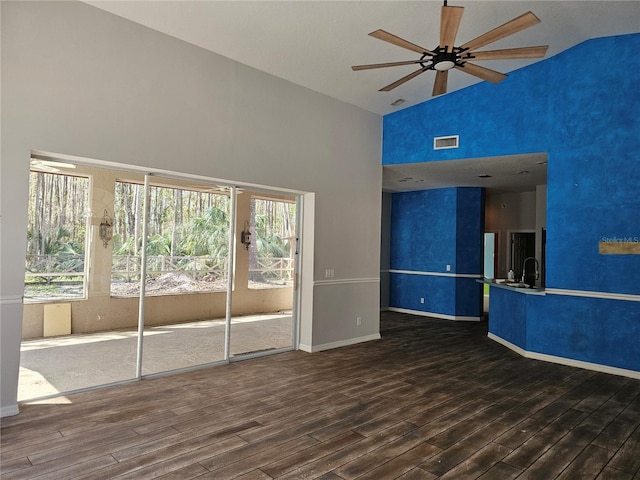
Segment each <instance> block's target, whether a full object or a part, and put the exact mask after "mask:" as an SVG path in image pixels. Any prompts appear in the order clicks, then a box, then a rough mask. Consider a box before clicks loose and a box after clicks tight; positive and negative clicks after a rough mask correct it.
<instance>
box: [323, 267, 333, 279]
mask: <svg viewBox="0 0 640 480" xmlns="http://www.w3.org/2000/svg"><path fill="white" fill-rule="evenodd" d="M334 275H335V272H334V270H333V268H327V269H325V271H324V278H333V277H334Z"/></svg>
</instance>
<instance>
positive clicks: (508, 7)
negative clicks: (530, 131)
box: [87, 0, 640, 115]
mask: <svg viewBox="0 0 640 480" xmlns="http://www.w3.org/2000/svg"><path fill="white" fill-rule="evenodd" d="M87 3H89V4H91V5H94V6H96V7H98V8H101V9H103V10H106V11H109V12H111V13H114V14H116V15H119V16H122V17H125V18H127V19H130V20H133V21H135V22H137V23H140V24H142V25H145V26H147V27H149V28H152V29H155V30H158V31H160V32H163V33H166V34H169V35H172V36H174V37H176V38H179V39H182V40H184V41H186V42H189V43H192V44H194V45H198V46H200V47H202V48H205V49H207V50H211V51H213V52H216V53H218V54H221V55H223V56H225V57H228V58H231V59H233V60H236V61H238V62H240V63H243V64H246V65H249V66H251V67H254V68H256V69H258V70H262V71H264V72H267V73H270V74H272V75H275V76H277V77H280V78H283V79H285V80H288V81H291V82H293V83H296V84H298V85H302V86H304V87H307V88H310V89H312V90H315V91H318V92H321V93H324V94H326V95H329V96H331V97H334V98H336V99H338V100H342V101H344V102H347V103H350V104H353V105H357V106H359V107H361V108H363V109H365V110H369V111H371V112H374V113H378V114H381V115H384V114H386V113H390V112H393V111H396V110H398V109H402V108H405V107H407V106H411V105H414V104H416V103H420V102H423V101H425V100H429V99H430V98H431V90H432V87H433V80H434V72H432V71H429V72H425V73H423V74H422V75H420V76H419V77H417V78H416V79H413V80H411V81H409V82H407V83H405V84H404V85H402V86H400V87H398V88H397V89H395V90H393V91H391V92H378V89H380V88H382V87H383V86H385V85H387V84H389V83H391V82H393V81H394V80H396V79H398V78H400V77H402V76H404V75H406V74H408V73H410V72H411V71H413V70H415V69H416V67H415V66H402V67H392V68H385V69H377V70H367V71H359V72H353V71H352V70H351V68H350V67H351V65H359V64H369V63H384V62H392V61H400V60H412V59H417V57H418V55H417V54H414V53H413V52H411V51H408V50H405V49H403V48H400V47H397V46H394V45H391V44H389V43H386V42H383V41H380V40H377V39H375V38H372V37H369V36H368V35H367V34H368V33H369V32H372V31H374V30H376V29H379V28H381V29H384V30H386V31H388V32H391V33H393V34H395V35H397V36H400V37H402V38H404V39H406V40H409V41H411V42H413V43H417V44H419V45H423V46H424V47H426V48H435V47H436V46H437V44H438V41H439V29H440V8H441V6H442V5H443V2H441V1H431V0H429V1H413V2H406V1H340V0H337V1H305V0H299V1H210V0H202V1H189V0H184V1H153V0H151V1H148V0H147V1H88V2H87ZM448 4H449V6H462V7H464V8H465V10H464V15H463V18H462V22H461V24H460V29H459V31H458V36H457V41H456V44H458V45H459V44H461V43H464V42H465V41H468V40H470V39H472V38H475V37H477V36H478V35H480V34H482V33H484V32H486V31H488V30H491V29H492V28H494V27H497V26H498V25H501V24H503V23H505V22H507V21H509V20H511V19H512V18H515V17H517V16H519V15H521V14H522V13H525V12H527V11H532V12H533V13H534V14H535V15H536V16H538V17H539V18H540V20H541V23H539V24H537V25H535V26H533V27H531V28H528V29H526V30H524V31H522V32H519V33H516V34H514V35H512V36H509V37H507V38H505V39H503V40H500V41H498V42H495V43H493V44H491V45H489V46H487V47H486V48H485V49H491V50H493V49H498V48H513V47H525V46H532V45H549V50H548V52H547V56H546V57H545V58H548V57H550V56H553V55H555V54H557V53H559V52H561V51H563V50H566V49H568V48H571V47H572V46H574V45H576V44H578V43H580V42H582V41H584V40H587V39H589V38H596V37H603V36H610V35H619V34H625V33H636V32H639V31H640V2H638V1H566V0H558V1H520V0H509V1H478V0H475V1H456V0H449V2H448ZM602 60H605V61H609V60H608V59H598V58H593V59H585V61H602ZM533 61H536V60H515V61H514V60H509V61H507V60H501V61H485V62H478V63H481V64H482V65H483V66H486V67H488V68H491V69H495V70H499V71H502V72H505V73H507V72H509V71H512V70H515V69H517V68H520V67H523V66H525V65H528V64H530V63H532V62H533ZM478 81H479V80H478V79H477V78H476V77H473V76H471V75H467V74H465V73H463V72H460V71H452V72H451V73H450V75H449V89H448V90H449V92H451V91H454V90H457V89H460V88H464V87H466V86H468V85H471V84H473V83H477V82H478ZM398 98H403V99H404V100H405V102H404V103H402V104H401V105H399V106H397V107H394V106H392V105H391V103H392V102H393V101H394V100H396V99H398Z"/></svg>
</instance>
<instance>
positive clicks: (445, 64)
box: [433, 60, 456, 72]
mask: <svg viewBox="0 0 640 480" xmlns="http://www.w3.org/2000/svg"><path fill="white" fill-rule="evenodd" d="M455 66H456V62H454V61H451V60H442V61H441V62H438V63H436V64H435V65H434V66H433V68H435V69H436V70H438V71H440V72H444V71H445V70H451V69H452V68H453V67H455Z"/></svg>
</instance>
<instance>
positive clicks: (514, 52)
mask: <svg viewBox="0 0 640 480" xmlns="http://www.w3.org/2000/svg"><path fill="white" fill-rule="evenodd" d="M463 11H464V7H449V6H447V1H446V0H445V1H444V6H443V7H442V14H441V17H440V44H439V45H438V46H437V47H436V48H434V49H432V50H428V49H426V48H424V47H421V46H419V45H416V44H415V43H411V42H409V41H407V40H404V39H402V38H400V37H398V36H396V35H393V34H392V33H389V32H386V31H384V30H376V31H375V32H371V33H370V34H369V35H370V36H372V37H374V38H377V39H379V40H383V41H385V42H389V43H392V44H393V45H396V46H398V47H402V48H406V49H407V50H411V51H412V52H416V53H419V54H420V55H421V57H420V58H419V59H418V60H407V61H402V62H391V63H375V64H371V65H355V66H353V67H351V68H352V69H353V70H354V71H358V70H370V69H374V68H385V67H398V66H401V65H413V64H416V65H420V69H419V70H416V71H414V72H412V73H410V74H409V75H406V76H404V77H402V78H400V79H399V80H396V81H395V82H393V83H390V84H389V85H387V86H386V87H383V88H381V89H380V90H379V91H380V92H388V91H391V90H393V89H394V88H396V87H398V86H400V85H402V84H403V83H405V82H408V81H409V80H411V79H412V78H415V77H417V76H418V75H420V74H421V73H424V72H426V71H427V70H435V72H436V79H435V82H434V85H433V96H434V97H435V96H437V95H442V94H443V93H446V92H447V79H448V75H449V70H451V69H452V68H455V69H456V70H460V71H461V72H465V73H468V74H471V75H474V76H476V77H478V78H481V79H482V80H487V81H489V82H491V83H498V82H501V81H502V80H504V79H505V78H507V76H506V75H505V74H504V73H500V72H496V71H495V70H491V69H489V68H485V67H481V66H480V65H476V64H474V63H470V61H471V60H474V61H482V60H507V59H515V58H542V57H544V55H545V53H546V52H547V48H549V46H548V45H543V46H537V47H522V48H507V49H503V50H485V51H477V49H478V48H482V47H484V46H485V45H488V44H490V43H493V42H496V41H498V40H500V39H502V38H505V37H508V36H509V35H513V34H514V33H517V32H519V31H521V30H524V29H526V28H529V27H531V26H533V25H535V24H537V23H539V22H540V19H539V18H538V17H536V16H535V15H534V14H533V13H531V12H527V13H525V14H523V15H520V16H519V17H517V18H514V19H513V20H510V21H508V22H507V23H505V24H503V25H500V26H499V27H496V28H494V29H493V30H490V31H488V32H486V33H484V34H482V35H480V36H479V37H477V38H474V39H473V40H470V41H468V42H466V43H464V44H462V45H460V46H459V47H456V46H455V39H456V35H457V33H458V27H459V25H460V20H461V19H462V12H463Z"/></svg>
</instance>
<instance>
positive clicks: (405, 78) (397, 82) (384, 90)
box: [378, 67, 429, 92]
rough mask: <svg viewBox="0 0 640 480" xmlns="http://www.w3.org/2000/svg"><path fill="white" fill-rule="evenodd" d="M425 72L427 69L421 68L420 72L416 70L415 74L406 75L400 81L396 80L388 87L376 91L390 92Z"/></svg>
mask: <svg viewBox="0 0 640 480" xmlns="http://www.w3.org/2000/svg"><path fill="white" fill-rule="evenodd" d="M427 70H429V67H422V68H421V69H420V70H416V71H415V72H411V73H410V74H409V75H406V76H404V77H402V78H401V79H400V80H396V81H395V82H393V83H390V84H389V85H387V86H386V87H383V88H381V89H380V90H378V91H379V92H390V91H391V90H393V89H394V88H396V87H399V86H400V85H402V84H403V83H405V82H408V81H409V80H411V79H412V78H415V77H417V76H418V75H420V74H421V73H422V72H426V71H427Z"/></svg>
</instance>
